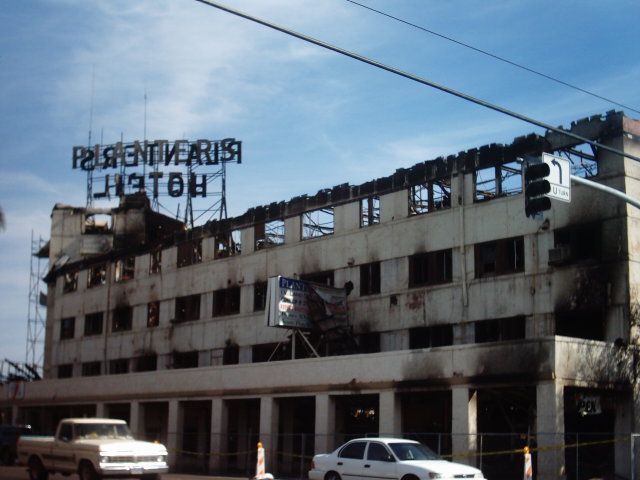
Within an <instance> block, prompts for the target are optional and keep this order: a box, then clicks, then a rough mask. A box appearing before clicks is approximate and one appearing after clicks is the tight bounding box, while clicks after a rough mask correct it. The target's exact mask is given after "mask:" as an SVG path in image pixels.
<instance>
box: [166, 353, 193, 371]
mask: <svg viewBox="0 0 640 480" xmlns="http://www.w3.org/2000/svg"><path fill="white" fill-rule="evenodd" d="M171 357H172V358H171V360H172V362H171V365H170V368H196V367H197V366H198V352H197V351H191V352H173V355H172V356H171Z"/></svg>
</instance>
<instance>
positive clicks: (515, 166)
mask: <svg viewBox="0 0 640 480" xmlns="http://www.w3.org/2000/svg"><path fill="white" fill-rule="evenodd" d="M518 193H522V164H521V163H520V162H510V163H505V164H503V165H499V166H495V167H487V168H481V169H478V170H476V172H475V197H474V198H475V201H476V202H482V201H484V200H491V199H493V198H497V197H503V196H507V195H516V194H518Z"/></svg>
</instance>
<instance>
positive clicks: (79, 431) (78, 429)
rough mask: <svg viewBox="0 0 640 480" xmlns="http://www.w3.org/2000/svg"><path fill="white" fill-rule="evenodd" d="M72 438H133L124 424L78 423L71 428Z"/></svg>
mask: <svg viewBox="0 0 640 480" xmlns="http://www.w3.org/2000/svg"><path fill="white" fill-rule="evenodd" d="M73 430H74V438H76V439H78V440H81V439H93V438H128V439H130V438H133V437H132V436H131V432H130V431H129V427H127V425H125V424H113V423H80V424H76V425H74V426H73Z"/></svg>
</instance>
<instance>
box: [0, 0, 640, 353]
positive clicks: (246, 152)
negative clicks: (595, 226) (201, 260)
mask: <svg viewBox="0 0 640 480" xmlns="http://www.w3.org/2000/svg"><path fill="white" fill-rule="evenodd" d="M221 3H224V4H226V5H228V6H230V7H232V8H234V9H237V10H241V11H244V12H246V13H249V14H251V15H255V16H257V17H260V18H263V19H265V20H268V21H270V22H274V23H277V24H279V25H282V26H285V27H287V28H291V29H293V30H296V31H298V32H301V33H304V34H305V35H308V36H312V37H315V38H318V39H320V40H322V41H324V42H327V43H331V44H334V45H336V46H339V47H341V48H344V49H347V50H351V51H353V52H356V53H358V54H360V55H363V56H366V57H369V58H372V59H374V60H376V61H379V62H381V63H384V64H387V65H391V66H393V67H396V68H398V69H401V70H404V71H406V72H409V73H411V74H414V75H418V76H421V77H423V78H425V79H428V80H430V81H433V82H436V83H439V84H442V85H446V86H447V87H450V88H453V89H456V90H459V91H462V92H464V93H467V94H469V95H472V96H475V97H478V98H481V99H483V100H486V101H488V102H492V103H494V104H497V105H500V106H502V107H504V108H508V109H510V110H514V111H517V112H519V113H521V114H524V115H528V116H531V117H534V118H536V119H538V120H540V121H542V122H545V123H548V124H551V125H568V124H569V123H570V122H571V121H572V120H576V119H579V118H583V117H586V116H590V115H595V114H601V113H605V112H606V111H608V110H611V109H620V107H617V106H615V105H612V104H610V103H607V102H605V101H603V100H600V99H597V98H594V97H592V96H589V95H586V94H584V93H581V92H578V91H576V90H573V89H570V88H567V87H565V86H562V85H559V84H557V83H554V82H551V81H549V80H547V79H544V78H541V77H539V76H536V75H533V74H531V73H528V72H525V71H523V70H520V69H517V68H514V67H513V66H511V65H507V64H505V63H502V62H499V61H497V60H495V59H492V58H489V57H487V56H484V55H481V54H479V53H477V52H474V51H472V50H469V49H466V48H463V47H461V46H460V45H457V44H454V43H451V42H448V41H446V40H444V39H442V38H439V37H436V36H433V35H430V34H428V33H425V32H424V31H421V30H419V29H416V28H413V27H410V26H408V25H406V24H402V23H399V22H396V21H393V20H390V19H389V18H387V17H384V16H381V15H379V14H376V13H374V12H371V11H369V10H366V9H363V8H362V7H360V6H357V5H354V4H353V3H350V2H348V1H346V0H322V1H319V0H295V1H293V0H288V1H286V0H223V1H222V2H221ZM360 3H363V4H366V5H368V6H370V7H372V8H376V9H379V10H383V11H385V12H387V13H389V14H391V15H395V16H397V17H401V18H403V19H405V20H407V21H409V22H411V23H414V24H417V25H419V26H422V27H423V28H426V29H429V30H433V31H436V32H439V33H440V34H442V35H446V36H449V37H453V38H455V39H457V40H459V41H460V42H464V43H467V44H471V45H473V46H475V47H476V48H479V49H483V50H486V51H490V52H492V53H494V54H496V55H499V56H501V57H505V58H508V59H510V60H511V61H513V62H517V63H521V64H524V65H526V66H527V67H529V68H532V69H535V70H539V71H541V72H544V73H546V74H548V75H551V76H554V77H558V78H560V79H562V80H563V81H565V82H569V83H572V84H575V85H578V86H580V87H581V88H583V89H586V90H589V91H593V92H595V93H597V94H598V95H601V96H604V97H607V98H611V99H613V100H615V101H617V102H619V103H621V104H624V105H628V106H630V107H631V108H633V109H640V89H639V88H638V85H640V61H639V60H638V55H637V52H636V46H637V44H638V40H640V34H639V33H638V29H637V19H638V18H640V3H639V2H637V0H612V1H610V2H601V1H593V0H581V1H577V0H576V1H574V0H565V1H563V2H557V1H553V2H552V1H548V0H535V1H533V0H519V1H513V0H510V1H507V0H494V1H491V2H486V1H485V0H482V1H480V0H449V1H446V2H445V1H435V0H433V1H427V0H394V1H393V2H389V1H382V0H360ZM0 6H1V7H2V8H0V87H1V89H0V145H1V149H0V173H1V174H0V206H2V208H3V210H4V215H5V222H6V229H5V230H4V231H2V232H0V301H1V302H2V308H0V360H2V359H4V358H9V359H11V360H14V361H24V360H25V352H26V338H27V316H28V293H29V292H28V287H29V268H30V267H29V265H30V247H31V234H32V232H33V234H34V235H35V237H36V238H39V237H42V238H44V239H48V237H49V220H50V214H51V210H52V208H53V206H54V205H55V204H56V203H64V204H69V205H73V206H84V205H85V201H86V177H85V176H84V174H83V173H82V172H80V171H78V170H73V169H72V168H71V152H72V147H73V146H75V145H85V144H86V143H87V140H88V134H89V130H90V129H91V132H92V140H93V142H95V143H97V142H100V139H102V143H104V144H112V143H115V142H117V141H119V140H120V139H121V138H122V139H123V140H124V141H125V142H131V141H134V140H142V139H144V134H145V130H146V134H147V135H146V136H147V138H148V139H168V140H175V139H181V138H185V139H191V140H196V139H199V138H207V139H212V140H215V139H222V138H228V137H235V138H237V139H239V140H241V141H242V142H243V163H242V164H241V165H230V166H229V168H228V171H227V204H228V212H229V215H230V216H234V215H239V214H242V213H244V212H245V211H246V210H247V209H248V208H250V207H252V206H257V205H265V204H268V203H270V202H273V201H281V200H289V199H290V198H292V197H294V196H297V195H301V194H305V193H306V194H315V193H316V192H317V191H318V190H319V189H322V188H330V187H332V186H334V185H337V184H341V183H346V182H348V183H351V184H360V183H363V182H366V181H368V180H371V179H373V178H377V177H381V176H387V175H390V174H391V173H393V172H394V171H395V170H396V169H397V168H403V167H409V166H411V165H413V164H415V163H418V162H420V161H424V160H429V159H433V158H435V157H437V156H440V155H449V154H454V153H457V152H459V151H461V150H466V149H469V148H474V147H478V146H481V145H485V144H489V143H494V142H498V143H509V142H511V141H512V140H513V138H514V137H517V136H520V135H524V134H527V133H530V132H534V131H538V132H539V133H542V132H540V130H539V129H536V128H534V127H533V126H531V125H529V124H526V123H523V122H521V121H518V120H515V119H512V118H510V117H506V116H504V115H501V114H499V113H496V112H493V111H490V110H487V109H484V108H482V107H479V106H477V105H473V104H471V103H469V102H465V101H463V100H460V99H458V98H455V97H453V96H450V95H447V94H445V93H442V92H439V91H437V90H434V89H431V88H428V87H425V86H423V85H419V84H417V83H414V82H411V81H409V80H407V79H403V78H400V77H397V76H395V75H392V74H390V73H387V72H384V71H381V70H377V69H375V68H373V67H370V66H367V65H364V64H361V63H358V62H356V61H354V60H351V59H348V58H346V57H343V56H340V55H338V54H335V53H332V52H329V51H326V50H323V49H321V48H319V47H317V46H314V45H310V44H307V43H304V42H302V41H300V40H297V39H294V38H291V37H288V36H286V35H283V34H282V33H279V32H275V31H273V30H270V29H267V28H265V27H263V26H260V25H256V24H254V23H251V22H248V21H247V20H243V19H240V18H237V17H234V16H231V15H230V14H228V13H224V12H222V11H220V10H217V9H214V8H212V7H209V6H206V5H203V4H202V3H199V2H196V1H195V0H92V1H86V0H0ZM92 92H93V93H92ZM145 95H146V98H147V101H146V126H145V100H144V98H145ZM91 112H92V113H91ZM627 114H628V115H629V116H631V117H636V118H637V117H638V116H640V114H637V113H636V112H633V111H629V110H627ZM95 206H101V205H100V204H99V203H96V204H95Z"/></svg>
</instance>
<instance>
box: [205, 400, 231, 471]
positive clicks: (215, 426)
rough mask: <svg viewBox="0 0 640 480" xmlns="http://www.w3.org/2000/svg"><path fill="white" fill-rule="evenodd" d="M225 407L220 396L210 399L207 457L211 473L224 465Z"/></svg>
mask: <svg viewBox="0 0 640 480" xmlns="http://www.w3.org/2000/svg"><path fill="white" fill-rule="evenodd" d="M227 425H228V420H227V407H226V404H225V402H224V400H222V398H213V399H212V400H211V433H210V435H211V440H210V441H211V448H210V450H211V454H212V455H211V457H209V471H210V472H212V473H220V472H222V467H223V465H224V458H225V457H224V456H223V455H222V454H223V453H225V452H226V450H227V449H226V438H227V436H226V434H225V433H226V431H227Z"/></svg>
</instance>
